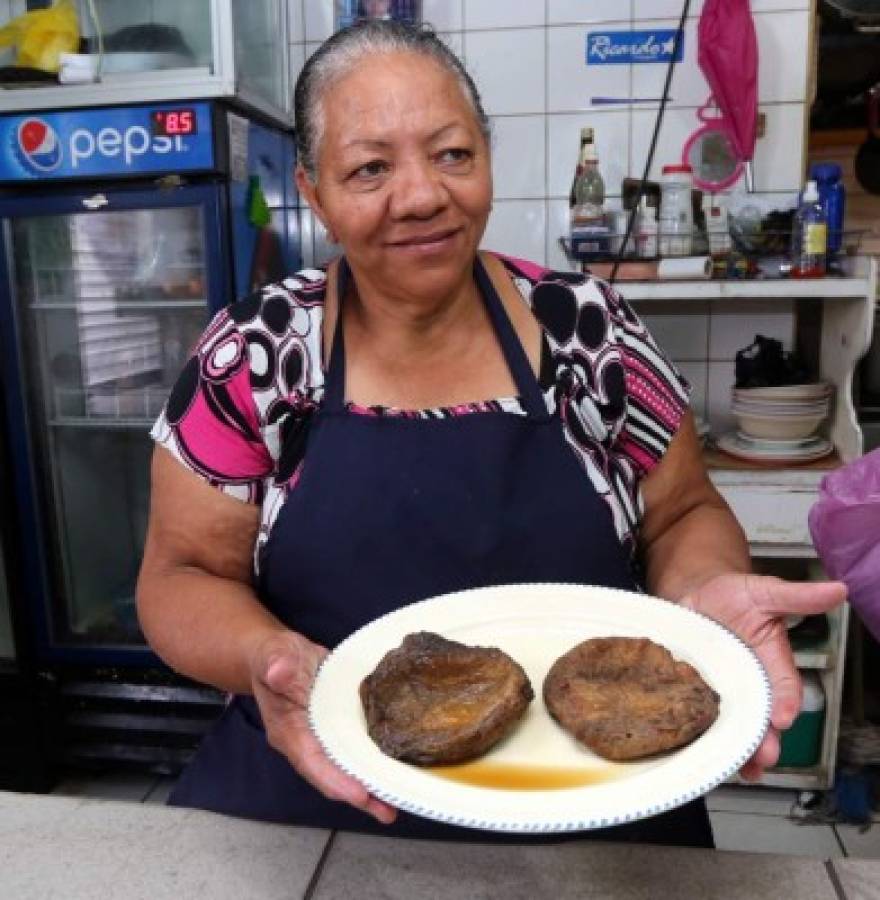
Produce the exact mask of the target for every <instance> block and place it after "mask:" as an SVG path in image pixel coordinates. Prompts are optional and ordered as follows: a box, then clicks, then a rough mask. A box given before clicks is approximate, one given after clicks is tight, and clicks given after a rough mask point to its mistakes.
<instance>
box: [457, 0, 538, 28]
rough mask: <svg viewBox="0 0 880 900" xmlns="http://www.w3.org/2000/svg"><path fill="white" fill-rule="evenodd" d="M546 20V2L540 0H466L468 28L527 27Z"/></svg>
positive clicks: (465, 8) (465, 22) (466, 22)
mask: <svg viewBox="0 0 880 900" xmlns="http://www.w3.org/2000/svg"><path fill="white" fill-rule="evenodd" d="M544 22H545V11H544V4H543V3H541V2H539V0H538V2H536V0H504V2H503V3H500V2H499V0H464V27H465V28H466V29H472V28H524V27H526V28H527V27H531V26H536V25H544Z"/></svg>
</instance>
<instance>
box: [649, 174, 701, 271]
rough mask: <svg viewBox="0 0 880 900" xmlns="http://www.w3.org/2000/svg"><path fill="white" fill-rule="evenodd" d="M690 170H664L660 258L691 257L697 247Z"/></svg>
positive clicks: (661, 185)
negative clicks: (695, 246) (694, 245)
mask: <svg viewBox="0 0 880 900" xmlns="http://www.w3.org/2000/svg"><path fill="white" fill-rule="evenodd" d="M693 187H694V173H693V170H692V169H691V167H690V166H685V165H677V166H664V167H663V175H662V178H661V180H660V220H659V223H658V224H659V229H660V235H659V250H660V255H661V256H690V255H691V253H692V251H693V243H694V212H693V207H692V206H691V193H692V191H693Z"/></svg>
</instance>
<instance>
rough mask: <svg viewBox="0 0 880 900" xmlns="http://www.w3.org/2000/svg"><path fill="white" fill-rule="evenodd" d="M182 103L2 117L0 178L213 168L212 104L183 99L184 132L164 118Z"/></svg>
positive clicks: (106, 174) (178, 108)
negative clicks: (169, 125)
mask: <svg viewBox="0 0 880 900" xmlns="http://www.w3.org/2000/svg"><path fill="white" fill-rule="evenodd" d="M180 110H181V104H159V105H155V106H126V107H115V108H108V109H77V110H69V111H65V112H38V113H20V114H16V115H8V116H0V182H9V181H18V182H21V181H38V180H46V179H51V180H56V179H60V178H101V177H107V176H115V175H146V174H162V173H175V172H193V171H207V170H211V169H213V168H214V135H213V128H212V122H211V105H210V104H209V103H187V104H186V110H185V113H186V116H187V117H186V118H185V119H184V121H186V122H187V123H188V128H187V131H188V133H187V134H179V133H175V134H172V133H169V131H168V129H167V128H163V127H162V125H161V123H162V122H164V121H165V120H166V118H167V117H168V116H169V115H170V116H171V117H173V116H174V115H175V114H178V115H179V112H180ZM163 114H164V115H163ZM172 120H173V121H176V120H174V119H172Z"/></svg>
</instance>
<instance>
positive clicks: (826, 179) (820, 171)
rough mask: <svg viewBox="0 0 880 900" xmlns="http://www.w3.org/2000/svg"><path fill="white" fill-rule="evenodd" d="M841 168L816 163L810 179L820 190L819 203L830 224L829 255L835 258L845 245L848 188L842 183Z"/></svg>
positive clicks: (834, 165) (829, 164) (835, 164)
mask: <svg viewBox="0 0 880 900" xmlns="http://www.w3.org/2000/svg"><path fill="white" fill-rule="evenodd" d="M841 174H842V173H841V168H840V166H839V165H838V164H837V163H814V164H813V165H812V166H811V167H810V178H811V179H812V180H813V181H815V182H816V185H817V186H818V188H819V202H820V203H821V204H822V208H823V209H824V210H825V221H826V222H827V223H828V255H829V256H833V255H834V254H835V253H837V252H838V251H839V250H840V247H841V244H842V243H843V220H844V217H845V216H846V188H845V187H844V186H843V184H842V183H841V181H840V178H841Z"/></svg>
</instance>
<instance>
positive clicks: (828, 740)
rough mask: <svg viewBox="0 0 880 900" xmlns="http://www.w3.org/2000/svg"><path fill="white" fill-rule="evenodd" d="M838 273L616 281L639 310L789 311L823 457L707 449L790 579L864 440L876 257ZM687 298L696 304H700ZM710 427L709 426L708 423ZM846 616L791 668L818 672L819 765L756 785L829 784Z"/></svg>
mask: <svg viewBox="0 0 880 900" xmlns="http://www.w3.org/2000/svg"><path fill="white" fill-rule="evenodd" d="M846 263H847V271H846V275H847V277H843V278H827V279H821V280H815V281H796V280H779V281H776V280H766V281H724V282H720V281H719V282H715V281H709V282H626V283H621V284H619V285H618V287H619V288H620V290H621V292H622V293H623V294H624V296H625V297H626V298H627V300H629V301H630V302H632V303H633V305H634V306H635V307H636V309H637V310H638V311H639V312H640V313H644V314H648V313H650V308H651V304H652V303H653V302H655V301H663V303H664V306H665V307H667V308H668V305H669V303H675V304H676V306H678V305H679V304H680V306H681V309H682V310H683V311H686V310H687V309H688V307H689V306H690V307H691V308H693V309H694V310H697V309H699V310H700V311H701V312H702V311H704V310H705V308H706V303H707V302H708V304H709V306H710V307H711V303H712V301H713V300H714V301H736V303H737V308H738V309H741V311H742V315H744V316H747V315H748V314H749V303H750V301H753V300H763V301H767V300H768V299H775V298H778V299H779V300H780V301H784V302H785V303H787V304H788V305H789V307H791V308H793V310H794V312H793V314H794V316H795V317H796V319H797V321H798V328H799V331H803V332H804V334H805V340H804V342H803V347H801V346H800V343H799V347H798V349H799V351H801V350H803V353H804V358H805V361H806V362H807V364H808V365H809V366H810V368H811V370H812V371H813V372H814V373H815V375H816V376H818V378H820V379H823V380H825V381H828V382H830V383H831V384H833V385H834V386H835V389H836V391H835V402H834V406H833V408H832V412H831V416H830V418H829V421H828V423H827V426H826V428H827V436H828V437H829V438H830V439H831V441H832V442H833V443H834V447H835V452H834V455H833V456H832V457H829V458H827V459H825V460H821V461H819V462H816V463H811V464H808V465H803V466H793V467H790V468H770V467H761V466H760V465H752V464H748V463H741V462H738V461H736V460H733V459H732V458H731V457H728V456H726V455H725V454H723V453H719V452H718V451H715V450H712V449H708V450H707V451H706V463H707V466H708V467H709V472H710V476H711V478H712V480H713V482H714V483H715V485H716V486H717V487H718V489H719V491H720V492H721V493H722V494H723V495H724V497H725V498H726V500H727V501H728V503H729V504H730V506H731V508H732V509H733V511H734V513H735V514H736V516H737V518H738V519H739V521H740V523H741V524H742V526H743V528H744V530H745V532H746V535H747V537H748V540H749V545H750V548H751V552H752V556H753V557H754V558H755V561H756V567H757V568H758V569H759V570H761V571H764V572H778V574H780V575H783V576H788V577H791V575H792V565H795V566H796V565H798V564H799V565H800V566H801V568H800V571H798V572H796V573H795V577H807V578H820V577H822V574H821V568H820V566H819V563H818V560H817V559H816V552H815V550H814V549H813V545H812V542H811V539H810V534H809V529H808V527H807V515H808V512H809V510H810V508H811V507H812V505H813V503H814V502H815V500H816V497H817V494H818V489H819V483H820V481H821V480H822V477H823V475H824V474H825V473H826V472H827V471H828V470H829V469H832V468H834V467H836V466H839V465H841V464H843V463H847V462H850V461H852V460H853V459H855V458H857V457H858V456H860V455H861V453H862V447H863V439H862V432H861V428H860V425H859V422H858V419H857V416H856V409H855V407H854V403H853V377H854V373H855V371H856V366H857V363H858V361H859V359H861V357H862V356H863V355H864V354H865V352H866V351H867V349H868V347H869V345H870V342H871V333H872V329H873V324H874V298H875V297H876V292H877V268H878V264H877V260H875V259H868V258H862V257H856V258H852V259H849V260H847V261H846ZM695 301H700V302H699V303H697V302H695ZM710 424H711V422H710ZM848 616H849V610H848V608H847V607H844V608H842V609H839V610H836V611H835V612H834V613H832V614H831V616H830V617H829V620H830V623H829V624H830V636H829V639H828V641H827V642H825V643H824V644H823V645H822V646H819V647H809V648H802V649H801V650H799V651H798V652H797V653H796V657H795V658H796V662H797V664H798V666H799V667H800V668H802V669H815V670H817V671H818V672H819V675H820V678H821V681H822V684H823V687H824V689H825V703H826V706H825V726H824V734H823V740H822V750H821V756H820V760H819V763H818V764H817V765H816V766H815V767H813V768H810V769H791V770H783V769H779V770H774V771H771V772H768V773H767V774H766V775H765V776H764V778H763V779H762V783H764V784H767V785H772V786H777V787H798V788H806V789H826V788H830V787H831V785H832V784H833V779H834V766H835V761H836V753H837V737H838V730H839V722H840V703H841V693H842V686H843V669H844V660H845V654H846V635H847V624H848Z"/></svg>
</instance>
